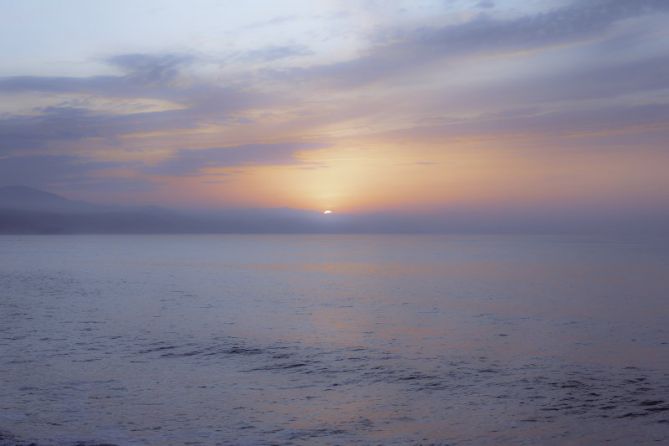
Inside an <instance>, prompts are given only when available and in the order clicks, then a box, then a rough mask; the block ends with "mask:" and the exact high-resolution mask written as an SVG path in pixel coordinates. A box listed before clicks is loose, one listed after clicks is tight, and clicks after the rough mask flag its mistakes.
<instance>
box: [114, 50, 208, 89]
mask: <svg viewBox="0 0 669 446" xmlns="http://www.w3.org/2000/svg"><path fill="white" fill-rule="evenodd" d="M194 60H195V57H194V56H193V55H190V54H174V53H167V54H139V53H136V54H121V55H117V56H113V57H110V58H109V59H107V62H109V63H110V64H112V65H115V66H117V67H119V68H121V69H122V70H123V71H124V72H125V73H126V75H127V76H128V77H129V78H130V79H132V80H133V81H135V82H139V83H141V84H148V85H152V84H158V85H164V84H169V83H170V82H172V81H173V80H174V79H176V78H177V76H178V74H179V71H180V70H181V68H182V67H184V66H187V65H190V64H191V63H192V62H193V61H194Z"/></svg>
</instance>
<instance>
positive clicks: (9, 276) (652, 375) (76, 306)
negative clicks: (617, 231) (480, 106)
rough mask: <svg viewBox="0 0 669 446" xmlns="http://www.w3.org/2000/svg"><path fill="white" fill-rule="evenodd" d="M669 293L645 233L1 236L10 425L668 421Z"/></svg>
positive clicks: (265, 430)
mask: <svg viewBox="0 0 669 446" xmlns="http://www.w3.org/2000/svg"><path fill="white" fill-rule="evenodd" d="M668 294H669V244H667V243H666V242H658V241H656V240H655V241H635V240H624V241H612V240H606V239H587V238H573V237H571V238H568V237H494V236H486V237H448V236H63V237H60V236H18V237H17V236H3V237H0V445H3V446H4V445H14V444H28V443H29V442H31V441H34V442H36V443H37V444H39V445H40V446H41V445H74V444H86V445H89V444H90V445H93V444H102V443H108V444H116V445H184V444H202V445H215V444H224V445H227V444H230V445H237V444H240V445H264V444H267V445H269V444H295V445H314V444H315V445H318V444H342V445H348V444H364V445H367V444H383V445H393V444H397V445H405V444H439V445H497V444H514V445H520V444H528V445H536V444H542V445H566V444H569V445H581V444H582V445H591V444H602V443H604V442H606V441H609V442H610V444H618V445H629V444H633V443H634V444H659V443H654V442H663V441H664V442H669V324H668V323H667V321H668V320H669V296H668ZM665 444H666V443H665Z"/></svg>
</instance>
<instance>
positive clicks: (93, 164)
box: [0, 155, 119, 187]
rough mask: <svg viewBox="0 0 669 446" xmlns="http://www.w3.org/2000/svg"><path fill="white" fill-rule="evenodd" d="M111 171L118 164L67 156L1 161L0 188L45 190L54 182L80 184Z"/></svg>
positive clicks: (17, 158)
mask: <svg viewBox="0 0 669 446" xmlns="http://www.w3.org/2000/svg"><path fill="white" fill-rule="evenodd" d="M112 167H119V164H118V163H111V162H99V161H91V160H85V159H82V158H80V157H76V156H66V155H34V156H15V157H7V158H0V184H2V185H5V186H7V185H14V184H24V185H30V186H35V187H45V186H48V185H50V184H52V183H55V182H65V183H67V182H72V181H75V182H80V181H82V178H85V177H88V176H89V175H90V174H92V173H94V172H95V171H98V170H102V169H109V168H112Z"/></svg>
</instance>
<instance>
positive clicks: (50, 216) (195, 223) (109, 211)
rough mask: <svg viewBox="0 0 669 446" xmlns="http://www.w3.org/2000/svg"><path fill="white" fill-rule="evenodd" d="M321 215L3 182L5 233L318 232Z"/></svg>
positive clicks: (0, 208) (0, 217)
mask: <svg viewBox="0 0 669 446" xmlns="http://www.w3.org/2000/svg"><path fill="white" fill-rule="evenodd" d="M318 216H319V213H313V212H306V211H297V210H294V209H227V210H220V211H210V212H194V211H191V212H188V211H177V210H172V209H167V208H160V207H157V206H143V207H132V206H111V205H109V206H105V205H97V204H91V203H86V202H83V201H74V200H69V199H67V198H64V197H61V196H59V195H56V194H52V193H50V192H45V191H41V190H38V189H33V188H30V187H26V186H7V187H0V234H2V233H4V234H80V233H86V234H117V233H118V234H152V233H171V234H172V233H173V234H182V233H271V232H278V233H294V232H314V231H321V230H322V229H320V226H321V225H320V224H319V222H318V221H317V220H314V217H318ZM321 220H322V219H321ZM330 220H331V221H334V219H330Z"/></svg>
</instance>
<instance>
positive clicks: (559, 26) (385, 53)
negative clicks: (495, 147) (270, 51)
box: [273, 0, 669, 87]
mask: <svg viewBox="0 0 669 446" xmlns="http://www.w3.org/2000/svg"><path fill="white" fill-rule="evenodd" d="M666 12H669V2H666V1H664V0H638V1H634V2H630V1H627V0H599V1H597V0H593V1H587V2H573V3H571V4H569V5H567V6H564V7H561V8H557V9H554V10H551V11H548V12H542V13H538V14H533V15H525V16H521V17H516V18H511V19H504V18H501V19H500V18H493V17H491V16H489V15H485V14H481V15H478V16H476V17H475V18H474V19H472V20H469V21H467V22H464V23H459V24H455V25H446V26H427V27H418V28H414V29H411V30H396V31H394V32H393V31H390V32H388V31H386V32H385V33H384V34H383V37H382V38H380V39H378V42H377V44H376V45H375V46H372V47H371V48H370V49H369V50H368V51H366V52H365V53H364V54H362V55H361V56H360V57H358V58H356V59H352V60H348V61H343V62H338V63H334V64H330V65H320V66H315V67H309V68H293V69H286V70H275V71H274V72H273V75H274V76H276V77H278V78H282V77H283V78H290V77H297V78H300V79H302V80H316V81H329V82H331V83H335V84H339V85H342V86H349V87H350V86H361V85H365V84H368V83H370V82H375V81H378V80H380V79H387V78H390V77H392V76H395V75H398V74H401V73H407V72H416V71H418V70H420V69H423V68H424V67H425V66H426V65H429V64H433V63H436V62H444V61H451V62H455V61H456V60H458V59H462V58H467V57H472V56H482V55H500V54H504V53H514V52H519V51H528V50H537V49H542V48H548V47H554V46H557V45H567V44H575V43H582V42H586V41H589V40H591V39H593V38H597V37H600V38H601V36H602V35H603V33H604V32H605V31H607V30H609V29H610V28H611V27H612V26H613V25H614V24H616V23H618V22H620V21H622V20H625V19H629V18H634V17H638V16H642V15H650V14H652V13H666Z"/></svg>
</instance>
